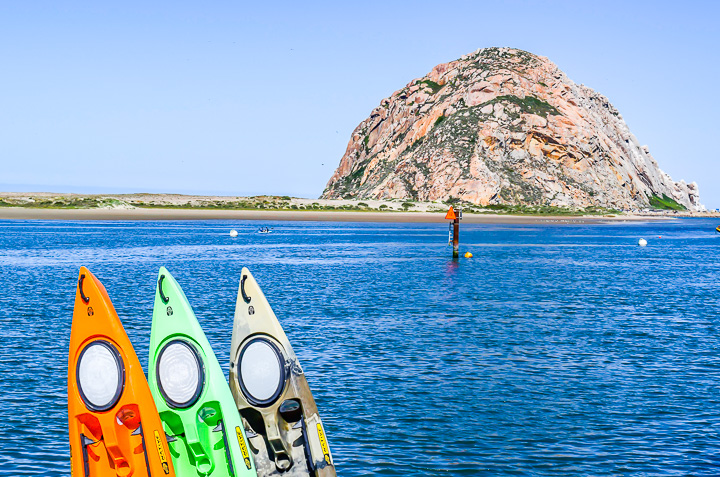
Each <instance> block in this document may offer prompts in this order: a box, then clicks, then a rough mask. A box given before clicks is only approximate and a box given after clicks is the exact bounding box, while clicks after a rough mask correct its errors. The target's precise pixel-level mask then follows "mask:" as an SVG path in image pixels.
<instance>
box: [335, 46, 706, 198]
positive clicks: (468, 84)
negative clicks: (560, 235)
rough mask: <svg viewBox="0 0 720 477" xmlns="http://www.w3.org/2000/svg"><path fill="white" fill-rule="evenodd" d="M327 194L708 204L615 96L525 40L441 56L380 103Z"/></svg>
mask: <svg viewBox="0 0 720 477" xmlns="http://www.w3.org/2000/svg"><path fill="white" fill-rule="evenodd" d="M322 197H323V198H354V199H373V198H374V199H388V198H401V199H415V200H424V201H433V200H447V199H449V198H456V199H461V200H464V201H467V202H471V203H474V204H478V205H488V204H509V205H520V204H528V205H529V204H532V205H552V206H567V207H590V206H600V207H612V208H617V209H635V208H644V207H648V206H650V204H651V202H652V201H654V200H669V201H670V202H671V203H676V204H679V205H680V206H683V207H685V208H688V209H690V210H699V209H701V208H702V206H701V205H700V202H699V195H698V190H697V185H696V184H695V183H691V184H686V183H685V182H683V181H680V182H674V181H673V180H672V179H671V178H670V176H669V175H668V174H666V173H665V172H663V171H662V170H660V168H659V167H658V165H657V162H656V161H655V159H654V158H653V157H652V156H651V155H650V152H649V149H648V147H647V146H641V145H640V144H639V142H638V141H637V139H636V138H635V136H634V135H633V134H632V133H631V132H630V130H629V129H628V127H627V124H625V121H624V120H623V118H622V116H621V115H620V113H619V112H618V110H617V109H616V108H615V107H614V106H613V105H612V104H610V101H609V100H608V99H607V98H606V97H605V96H603V95H601V94H599V93H596V92H595V91H593V90H592V89H590V88H588V87H586V86H584V85H577V84H575V83H574V82H572V81H571V80H570V79H569V78H568V77H567V76H566V75H565V73H563V72H562V71H561V70H560V69H559V68H558V67H557V66H556V65H555V64H554V63H552V62H551V61H549V60H548V59H547V58H544V57H540V56H536V55H533V54H531V53H528V52H526V51H522V50H517V49H513V48H485V49H480V50H477V51H475V52H473V53H471V54H469V55H465V56H463V57H462V58H460V59H458V60H456V61H453V62H450V63H444V64H441V65H438V66H436V67H435V68H433V69H432V71H430V73H428V74H427V75H426V76H424V77H423V78H420V79H415V80H413V81H411V82H410V83H408V84H407V85H406V86H405V87H404V88H402V89H400V90H398V91H396V92H395V93H393V94H392V95H391V96H390V97H389V98H385V99H383V100H382V101H380V105H379V106H378V107H376V108H375V109H374V110H373V111H372V112H371V113H370V117H369V118H367V119H366V120H364V121H363V122H361V123H360V124H359V125H358V127H357V128H355V131H353V134H352V137H351V139H350V142H349V143H348V147H347V150H346V152H345V155H344V156H343V157H342V159H341V160H340V165H339V167H338V168H337V170H336V171H335V173H334V174H333V176H332V178H331V179H330V181H329V182H328V184H327V187H326V189H325V191H324V192H323V195H322Z"/></svg>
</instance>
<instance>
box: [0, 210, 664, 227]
mask: <svg viewBox="0 0 720 477" xmlns="http://www.w3.org/2000/svg"><path fill="white" fill-rule="evenodd" d="M673 218H674V217H667V216H640V215H618V216H614V217H605V216H560V215H559V216H548V215H503V214H463V223H470V224H551V223H556V224H558V223H559V224H592V223H610V222H612V223H617V222H638V221H648V220H671V219H673ZM0 220H90V221H93V220H109V221H115V220H119V221H134V220H255V221H319V222H390V223H392V222H405V223H407V222H417V223H446V222H447V221H446V220H445V216H444V214H442V213H438V212H364V211H315V210H292V211H286V210H212V209H170V208H158V209H153V208H136V209H119V208H118V209H113V208H91V209H50V208H31V207H0Z"/></svg>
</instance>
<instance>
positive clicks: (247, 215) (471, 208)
mask: <svg viewBox="0 0 720 477" xmlns="http://www.w3.org/2000/svg"><path fill="white" fill-rule="evenodd" d="M447 209H448V205H447V204H446V203H443V202H439V201H436V202H427V201H424V202H423V201H410V200H401V199H365V200H358V199H302V198H297V197H288V196H253V197H241V196H192V195H182V194H142V193H140V194H62V193H53V192H0V220H120V221H122V220H128V221H129V220H254V221H274V220H279V221H323V222H389V223H392V222H420V223H444V222H446V220H445V213H446V211H447ZM463 209H464V214H463V223H471V224H473V223H475V224H549V223H569V224H590V223H608V222H613V223H617V222H637V221H649V220H668V219H674V218H681V217H689V216H693V217H712V216H716V217H717V216H720V214H716V213H690V212H686V211H681V212H674V211H673V212H670V211H662V210H652V211H651V210H648V211H632V212H628V211H625V212H620V211H616V210H613V209H605V208H600V207H589V208H587V209H581V210H574V209H568V208H563V207H551V206H522V205H521V206H485V207H483V206H478V205H473V204H465V205H463Z"/></svg>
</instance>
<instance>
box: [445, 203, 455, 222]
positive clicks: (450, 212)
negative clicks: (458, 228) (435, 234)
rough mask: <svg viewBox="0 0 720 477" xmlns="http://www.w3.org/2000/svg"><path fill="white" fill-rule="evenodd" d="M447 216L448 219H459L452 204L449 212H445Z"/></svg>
mask: <svg viewBox="0 0 720 477" xmlns="http://www.w3.org/2000/svg"><path fill="white" fill-rule="evenodd" d="M445 218H446V219H448V220H455V219H457V215H455V210H454V209H453V208H452V206H450V210H448V211H447V214H445Z"/></svg>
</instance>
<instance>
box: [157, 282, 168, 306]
mask: <svg viewBox="0 0 720 477" xmlns="http://www.w3.org/2000/svg"><path fill="white" fill-rule="evenodd" d="M163 280H165V275H160V278H158V291H159V292H160V299H161V300H162V302H163V303H165V304H166V305H167V304H168V302H169V301H170V298H168V297H166V296H165V294H164V293H163V291H162V282H163Z"/></svg>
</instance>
